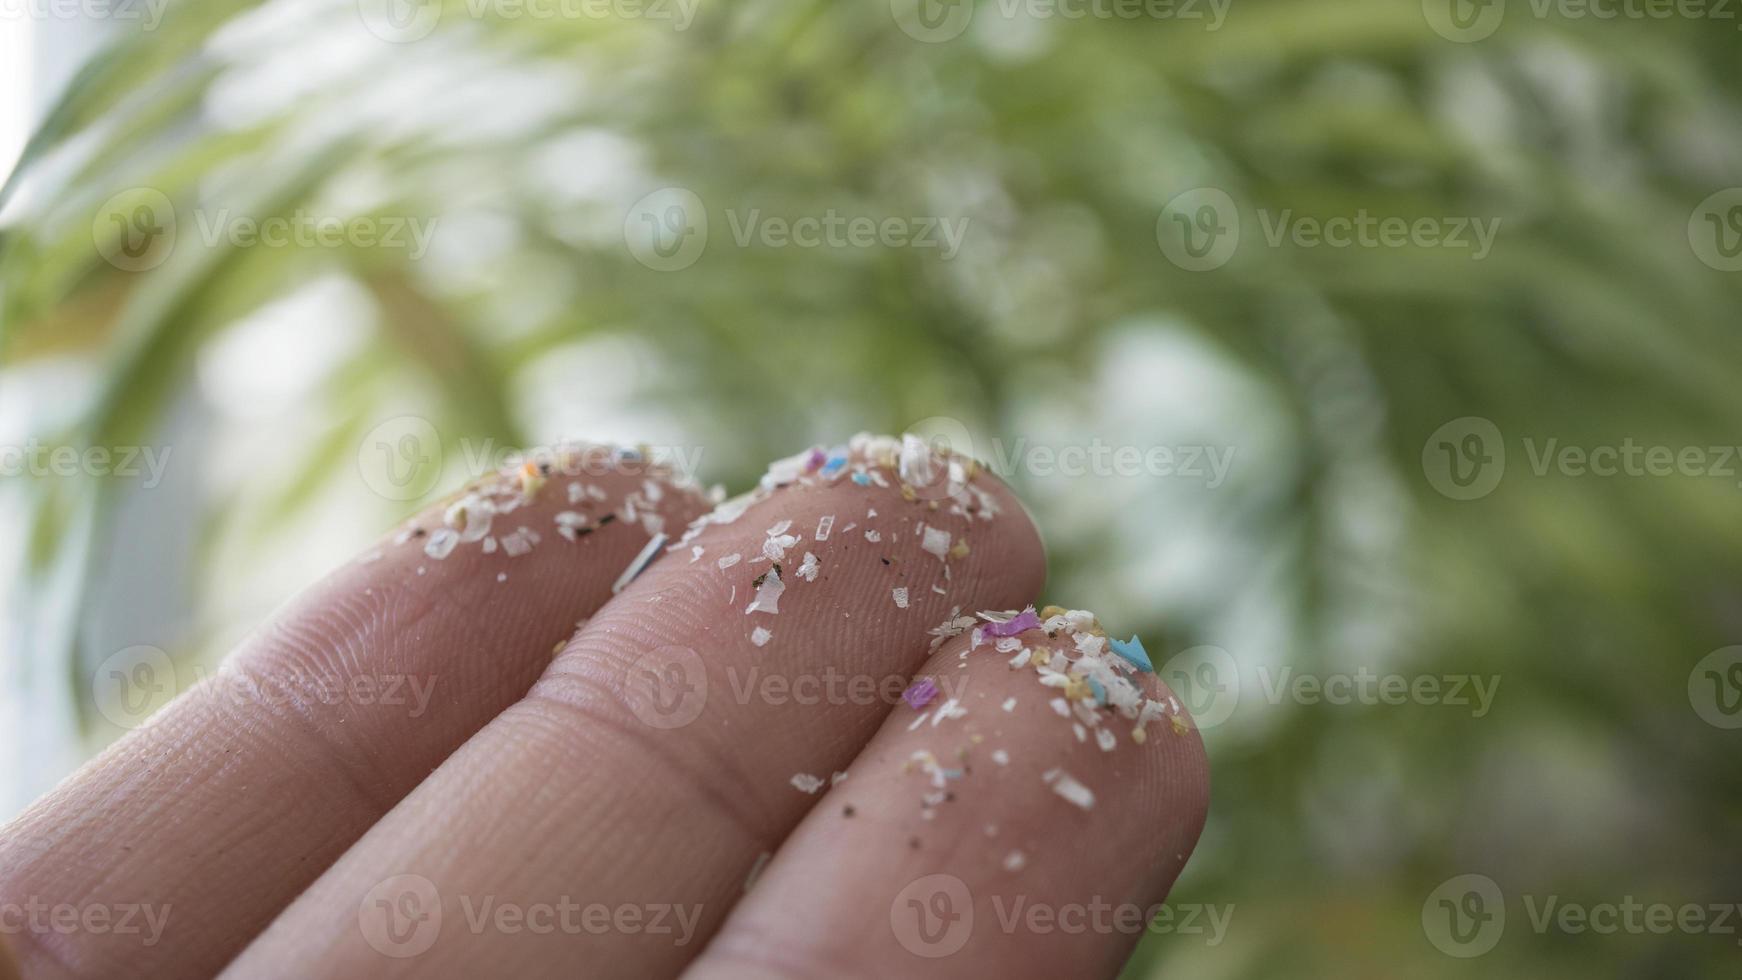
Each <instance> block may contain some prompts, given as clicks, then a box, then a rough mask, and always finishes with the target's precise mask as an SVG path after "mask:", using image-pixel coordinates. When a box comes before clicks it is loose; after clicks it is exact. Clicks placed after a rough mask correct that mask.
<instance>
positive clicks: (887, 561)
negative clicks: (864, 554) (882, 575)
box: [877, 558, 889, 565]
mask: <svg viewBox="0 0 1742 980" xmlns="http://www.w3.org/2000/svg"><path fill="white" fill-rule="evenodd" d="M877 560H878V561H880V562H882V563H883V564H885V565H887V564H889V559H887V558H879V559H877Z"/></svg>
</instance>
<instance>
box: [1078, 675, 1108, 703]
mask: <svg viewBox="0 0 1742 980" xmlns="http://www.w3.org/2000/svg"><path fill="white" fill-rule="evenodd" d="M1083 680H1086V681H1088V682H1089V690H1091V691H1093V692H1094V693H1095V703H1096V704H1100V705H1104V704H1106V703H1107V689H1106V688H1105V687H1103V686H1102V685H1101V682H1100V681H1098V680H1096V679H1094V678H1093V677H1084V678H1083Z"/></svg>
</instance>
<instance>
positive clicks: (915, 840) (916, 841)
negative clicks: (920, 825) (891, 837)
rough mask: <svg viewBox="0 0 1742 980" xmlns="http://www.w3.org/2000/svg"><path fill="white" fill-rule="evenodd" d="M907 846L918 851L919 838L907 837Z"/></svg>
mask: <svg viewBox="0 0 1742 980" xmlns="http://www.w3.org/2000/svg"><path fill="white" fill-rule="evenodd" d="M907 846H908V847H911V848H913V849H914V850H916V851H917V850H919V838H918V837H909V838H908V839H907Z"/></svg>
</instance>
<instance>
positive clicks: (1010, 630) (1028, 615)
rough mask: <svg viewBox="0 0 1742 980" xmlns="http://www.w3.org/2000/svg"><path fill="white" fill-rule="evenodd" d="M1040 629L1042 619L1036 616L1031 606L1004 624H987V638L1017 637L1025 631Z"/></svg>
mask: <svg viewBox="0 0 1742 980" xmlns="http://www.w3.org/2000/svg"><path fill="white" fill-rule="evenodd" d="M1037 629H1040V617H1039V616H1037V615H1035V612H1034V607H1033V606H1029V607H1028V608H1027V609H1024V610H1023V611H1022V612H1020V613H1018V614H1016V615H1015V616H1014V617H1012V618H1010V619H1008V620H1005V621H1004V622H1002V623H987V624H986V635H987V636H1015V635H1016V634H1018V633H1020V632H1022V631H1023V630H1037Z"/></svg>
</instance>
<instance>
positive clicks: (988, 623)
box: [903, 606, 1190, 870]
mask: <svg viewBox="0 0 1742 980" xmlns="http://www.w3.org/2000/svg"><path fill="white" fill-rule="evenodd" d="M963 634H967V635H968V643H967V644H966V645H965V646H964V647H963V649H962V651H961V653H960V654H959V658H960V660H961V661H962V664H961V666H962V667H963V668H965V667H966V664H967V661H968V660H969V658H972V657H988V656H993V657H1000V658H1003V659H1005V660H1006V662H1007V664H1008V666H1009V669H1010V670H1012V671H1022V672H1029V673H1031V674H1032V676H1033V678H1034V681H1035V687H1034V689H1033V691H1032V693H1029V694H1014V695H1011V696H1009V697H1007V698H1005V699H1004V700H1003V701H1002V702H1001V703H1000V704H998V705H997V706H996V707H994V708H992V709H990V710H991V711H994V712H997V714H996V715H994V716H993V718H991V719H986V718H982V717H976V712H971V711H970V710H969V709H968V707H967V706H966V705H964V704H963V703H961V701H960V700H959V699H957V698H948V699H946V700H944V701H942V702H941V703H938V704H937V705H936V706H935V707H934V706H932V704H931V702H932V700H933V698H935V697H936V696H937V691H938V688H939V682H938V681H937V680H936V679H934V678H931V677H919V678H915V679H914V682H913V684H912V685H911V686H910V687H909V689H908V694H909V695H912V696H911V697H907V696H904V699H905V700H907V702H908V705H909V706H910V707H911V708H912V709H913V711H914V713H915V714H914V717H913V719H912V721H911V722H909V724H908V726H907V727H908V730H909V731H915V730H921V729H925V728H928V727H929V728H933V729H939V728H940V725H942V724H943V723H946V722H948V723H950V724H949V725H948V727H946V728H942V729H940V731H939V734H940V735H942V736H944V737H946V738H954V740H955V741H956V744H955V745H954V746H953V747H951V748H949V749H947V750H946V751H945V752H943V753H942V754H941V755H940V754H939V753H937V752H934V751H932V750H929V749H919V750H916V751H914V752H913V753H912V755H911V756H909V758H908V759H907V760H906V762H904V763H903V770H904V771H905V772H910V773H917V774H920V775H923V776H924V777H925V778H926V780H927V785H926V787H925V788H924V789H923V790H922V792H921V795H920V799H919V804H920V817H921V818H922V819H925V820H931V819H934V818H935V817H936V815H937V808H938V807H939V806H941V805H943V804H945V803H950V802H954V801H955V800H956V795H957V792H958V789H959V786H960V781H961V780H962V779H963V777H964V776H966V775H968V774H970V773H971V772H972V769H973V766H974V765H975V764H976V763H978V762H980V761H981V760H982V759H984V760H986V761H989V762H990V763H991V764H992V765H994V766H1000V767H1002V766H1008V765H1009V764H1010V762H1011V757H1010V754H1009V752H1008V751H1007V750H1005V749H1004V748H1001V747H998V746H996V745H992V744H990V743H989V742H988V736H987V735H986V734H984V732H982V731H978V730H976V729H988V730H990V729H995V728H996V726H997V724H998V722H999V721H1001V716H1002V715H1003V714H1008V713H1011V712H1014V711H1015V710H1016V709H1017V707H1018V706H1019V705H1020V704H1021V703H1022V701H1024V700H1025V699H1027V698H1030V697H1037V698H1041V699H1043V700H1044V701H1045V702H1046V704H1047V705H1048V707H1049V708H1050V709H1051V712H1050V713H1051V715H1056V716H1057V717H1058V729H1059V738H1061V739H1064V740H1067V741H1068V742H1074V743H1086V742H1089V741H1091V740H1092V741H1094V742H1095V744H1096V745H1097V746H1098V747H1099V748H1100V749H1101V751H1103V752H1114V751H1118V750H1119V749H1120V748H1121V743H1122V742H1125V741H1129V742H1130V743H1132V744H1133V745H1136V746H1142V745H1144V744H1145V743H1147V742H1149V741H1151V740H1152V738H1153V737H1154V735H1155V733H1153V732H1152V731H1151V730H1150V726H1151V723H1152V722H1157V721H1160V720H1163V719H1165V720H1166V721H1167V723H1168V725H1167V731H1169V732H1171V733H1172V734H1173V735H1174V736H1176V737H1177V736H1183V735H1185V733H1186V732H1187V731H1189V729H1190V724H1189V720H1188V719H1187V717H1186V716H1185V712H1184V710H1183V709H1182V708H1181V707H1180V704H1179V701H1178V700H1177V699H1175V698H1174V697H1173V695H1172V694H1163V695H1162V697H1160V698H1152V697H1149V696H1148V695H1146V694H1145V693H1144V690H1143V687H1142V684H1141V676H1142V675H1144V674H1153V673H1154V668H1153V666H1152V665H1151V663H1150V660H1149V655H1148V653H1147V652H1146V651H1145V650H1144V649H1143V644H1142V641H1140V640H1138V638H1137V637H1136V636H1133V637H1132V638H1131V639H1129V640H1117V639H1113V638H1111V637H1109V636H1108V635H1107V633H1106V631H1105V630H1104V629H1102V627H1101V624H1100V621H1099V620H1098V619H1096V617H1095V615H1094V614H1093V613H1091V612H1088V611H1087V610H1082V609H1064V608H1061V607H1058V606H1048V607H1046V608H1045V609H1043V610H1040V611H1039V612H1036V611H1035V609H1034V607H1033V606H1030V607H1028V608H1026V609H1022V610H1008V611H1003V612H982V613H980V614H979V615H978V616H958V617H954V618H952V619H949V620H946V621H945V622H944V623H942V624H940V625H939V626H938V627H937V628H936V629H934V630H933V631H932V635H933V636H934V637H935V639H934V643H935V644H942V643H943V642H944V641H946V640H949V639H952V638H955V637H959V636H962V635H963ZM942 686H943V687H944V688H946V689H947V688H948V687H950V685H949V684H948V683H945V684H943V685H942ZM987 710H988V709H985V708H981V709H977V712H978V713H979V714H985V713H986V712H987ZM988 721H990V722H991V724H986V722H988ZM958 723H959V724H958ZM1127 723H1128V724H1127ZM1040 778H1041V782H1042V783H1043V784H1045V785H1046V786H1047V787H1048V788H1049V789H1050V790H1051V791H1052V792H1053V793H1054V794H1056V795H1057V796H1059V797H1060V798H1062V799H1063V800H1065V801H1066V802H1067V803H1069V804H1071V805H1073V806H1075V807H1078V808H1080V809H1083V810H1092V809H1094V806H1095V799H1096V794H1095V789H1094V788H1093V787H1092V786H1090V785H1088V784H1086V783H1084V782H1083V781H1082V780H1080V779H1078V778H1077V777H1076V776H1074V775H1072V774H1071V773H1069V772H1067V771H1065V770H1064V769H1063V768H1052V769H1048V770H1047V771H1045V772H1044V773H1042V774H1041V777H1040ZM1013 863H1015V864H1016V865H1017V867H1020V866H1021V861H1020V859H1018V860H1015V861H1014V862H1013ZM1009 870H1017V868H1010V869H1009Z"/></svg>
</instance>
